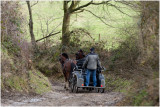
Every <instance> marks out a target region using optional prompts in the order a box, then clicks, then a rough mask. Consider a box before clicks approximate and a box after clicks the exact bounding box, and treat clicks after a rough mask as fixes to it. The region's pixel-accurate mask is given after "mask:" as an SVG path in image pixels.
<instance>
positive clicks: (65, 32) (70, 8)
mask: <svg viewBox="0 0 160 107" xmlns="http://www.w3.org/2000/svg"><path fill="white" fill-rule="evenodd" d="M108 2H109V1H102V2H97V3H95V2H93V1H90V2H88V3H86V4H84V5H81V6H79V4H80V1H74V0H73V1H63V9H64V17H63V25H62V46H69V42H70V30H69V26H70V17H71V15H72V14H74V13H79V12H83V11H84V9H83V8H85V7H87V6H89V5H91V4H92V5H100V4H106V3H108ZM69 4H70V5H69ZM62 51H65V48H64V49H63V50H62Z"/></svg>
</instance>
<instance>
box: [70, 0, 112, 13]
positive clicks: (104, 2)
mask: <svg viewBox="0 0 160 107" xmlns="http://www.w3.org/2000/svg"><path fill="white" fill-rule="evenodd" d="M108 2H109V1H102V2H100V3H94V2H93V0H92V1H90V2H88V3H87V4H85V5H82V6H80V7H77V8H75V9H72V10H71V13H73V12H75V11H77V10H80V9H82V8H84V7H87V6H89V5H91V4H92V5H101V4H107V3H108Z"/></svg>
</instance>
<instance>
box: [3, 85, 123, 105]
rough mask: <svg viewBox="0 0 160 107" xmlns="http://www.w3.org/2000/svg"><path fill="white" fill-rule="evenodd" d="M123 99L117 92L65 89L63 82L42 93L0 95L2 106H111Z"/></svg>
mask: <svg viewBox="0 0 160 107" xmlns="http://www.w3.org/2000/svg"><path fill="white" fill-rule="evenodd" d="M122 99H123V95H122V94H121V93H118V92H105V93H96V92H95V91H92V92H88V91H87V90H86V91H85V90H79V92H78V93H70V92H69V91H65V90H64V88H63V84H62V83H61V84H60V83H54V84H53V86H52V91H50V92H48V93H45V94H43V95H21V94H18V93H17V94H11V95H2V98H1V105H2V106H111V105H112V106H113V105H115V104H116V103H118V102H119V101H121V100H122Z"/></svg>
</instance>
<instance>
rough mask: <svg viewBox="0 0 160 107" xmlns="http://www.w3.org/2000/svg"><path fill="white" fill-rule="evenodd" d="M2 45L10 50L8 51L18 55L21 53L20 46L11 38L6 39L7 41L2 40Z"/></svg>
mask: <svg viewBox="0 0 160 107" xmlns="http://www.w3.org/2000/svg"><path fill="white" fill-rule="evenodd" d="M2 45H3V46H4V47H5V48H6V49H7V50H8V52H9V53H10V54H11V53H13V54H15V55H18V54H19V53H20V48H19V47H18V46H17V45H16V44H14V43H13V41H11V38H8V39H6V41H3V42H2Z"/></svg>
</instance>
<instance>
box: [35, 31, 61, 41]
mask: <svg viewBox="0 0 160 107" xmlns="http://www.w3.org/2000/svg"><path fill="white" fill-rule="evenodd" d="M58 33H61V31H59V32H56V33H54V34H49V35H48V36H45V37H43V38H41V39H38V40H36V42H38V41H40V40H43V39H45V38H48V37H50V36H53V35H56V34H58Z"/></svg>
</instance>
